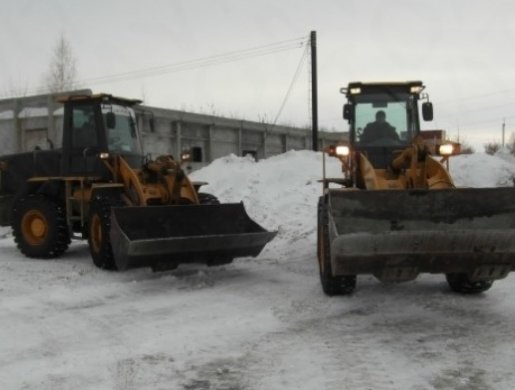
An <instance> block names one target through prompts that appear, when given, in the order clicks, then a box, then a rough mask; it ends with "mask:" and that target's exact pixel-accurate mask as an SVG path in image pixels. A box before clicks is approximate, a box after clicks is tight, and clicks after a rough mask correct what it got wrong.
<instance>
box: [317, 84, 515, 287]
mask: <svg viewBox="0 0 515 390" xmlns="http://www.w3.org/2000/svg"><path fill="white" fill-rule="evenodd" d="M423 90H424V85H423V84H422V82H420V81H412V82H399V83H362V82H353V83H350V84H349V85H348V87H347V88H342V90H341V92H342V93H344V94H345V95H346V97H347V103H346V104H345V105H344V109H343V116H344V118H345V119H347V120H348V122H349V124H350V131H349V142H345V143H342V144H341V145H337V146H331V147H328V148H327V149H326V151H325V152H326V153H324V178H323V180H322V182H323V195H322V196H321V197H320V199H319V204H318V261H319V267H320V279H321V283H322V288H323V291H324V292H325V293H326V294H327V295H344V294H349V293H351V292H352V291H353V290H354V288H355V286H356V276H357V275H361V274H371V275H374V276H375V277H376V278H378V279H379V280H380V281H383V282H403V281H409V280H413V279H415V278H416V277H417V276H418V275H419V274H420V273H423V272H427V273H442V274H445V275H446V278H447V282H448V284H449V286H450V288H451V289H452V290H454V291H456V292H460V293H469V294H475V293H480V292H483V291H485V290H487V289H489V288H490V287H491V286H492V283H493V281H494V280H496V279H502V278H504V277H506V276H507V275H508V273H509V272H510V271H512V270H514V269H515V239H514V237H515V188H513V187H509V188H456V186H455V185H454V182H453V180H452V177H451V175H450V174H449V171H448V169H447V168H446V165H447V164H446V163H445V160H446V159H447V158H448V157H449V156H450V155H452V154H453V153H455V152H456V147H457V146H458V145H456V144H454V145H453V144H446V145H442V146H441V147H440V151H441V153H442V155H443V156H435V155H431V153H430V151H429V148H428V147H427V146H426V145H425V144H424V141H423V139H422V136H421V135H420V119H419V106H421V111H422V117H423V119H424V120H432V117H433V106H432V104H431V102H429V99H428V97H427V94H425V93H423ZM424 100H426V101H424ZM326 154H329V155H331V156H335V157H338V158H339V159H340V161H341V164H342V177H339V178H328V177H326V175H325V156H326Z"/></svg>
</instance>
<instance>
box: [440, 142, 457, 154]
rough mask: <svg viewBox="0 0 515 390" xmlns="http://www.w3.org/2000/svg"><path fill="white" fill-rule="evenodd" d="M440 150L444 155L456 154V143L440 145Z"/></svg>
mask: <svg viewBox="0 0 515 390" xmlns="http://www.w3.org/2000/svg"><path fill="white" fill-rule="evenodd" d="M439 152H440V154H441V155H442V156H450V155H452V154H454V145H453V144H443V145H440V149H439Z"/></svg>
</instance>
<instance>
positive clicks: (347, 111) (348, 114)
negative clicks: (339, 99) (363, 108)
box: [343, 103, 354, 121]
mask: <svg viewBox="0 0 515 390" xmlns="http://www.w3.org/2000/svg"><path fill="white" fill-rule="evenodd" d="M353 113H354V106H353V105H352V104H350V103H346V104H345V105H344V106H343V119H347V120H348V121H349V120H351V119H352V114H353Z"/></svg>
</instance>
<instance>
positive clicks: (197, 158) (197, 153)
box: [191, 146, 202, 162]
mask: <svg viewBox="0 0 515 390" xmlns="http://www.w3.org/2000/svg"><path fill="white" fill-rule="evenodd" d="M191 161H193V162H202V148H201V147H200V146H193V147H192V148H191Z"/></svg>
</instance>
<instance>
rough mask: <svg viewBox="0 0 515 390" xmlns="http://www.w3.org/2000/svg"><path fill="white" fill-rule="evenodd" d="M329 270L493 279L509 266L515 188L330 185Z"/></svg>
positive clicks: (514, 248) (391, 277)
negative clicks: (368, 188) (345, 187)
mask: <svg viewBox="0 0 515 390" xmlns="http://www.w3.org/2000/svg"><path fill="white" fill-rule="evenodd" d="M328 196H329V199H328V218H329V219H328V220H329V240H330V248H331V265H332V269H333V273H334V274H335V275H356V274H373V275H375V276H376V277H377V278H378V279H380V280H382V281H404V280H412V279H414V278H415V277H416V276H417V275H418V274H419V273H422V272H429V273H466V274H467V275H469V276H470V278H471V279H472V280H493V279H501V278H503V277H505V276H506V275H507V274H508V273H509V272H510V271H512V270H515V188H474V189H472V188H471V189H465V188H464V189H445V190H405V191H404V190H403V191H396V190H377V191H360V190H354V191H352V190H343V191H342V190H331V191H329V195H328Z"/></svg>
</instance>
